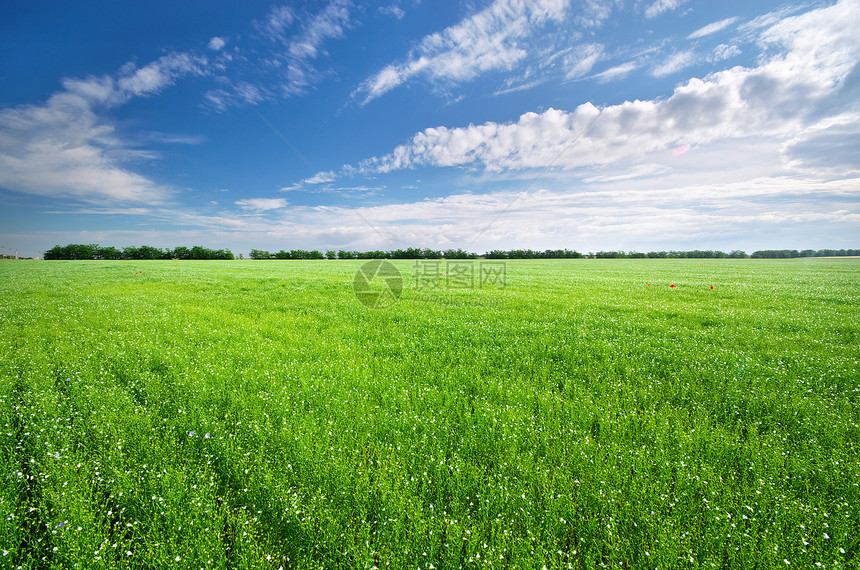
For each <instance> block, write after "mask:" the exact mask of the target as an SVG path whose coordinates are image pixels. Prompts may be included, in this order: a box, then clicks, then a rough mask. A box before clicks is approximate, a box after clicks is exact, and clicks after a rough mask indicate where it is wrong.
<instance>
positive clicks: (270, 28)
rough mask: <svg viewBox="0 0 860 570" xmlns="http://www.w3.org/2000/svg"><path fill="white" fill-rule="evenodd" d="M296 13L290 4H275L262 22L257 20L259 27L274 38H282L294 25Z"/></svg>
mask: <svg viewBox="0 0 860 570" xmlns="http://www.w3.org/2000/svg"><path fill="white" fill-rule="evenodd" d="M294 19H295V15H294V14H293V11H292V10H291V9H290V8H289V7H288V6H274V7H272V8H271V9H270V10H269V13H268V14H266V18H265V19H264V20H263V21H262V22H255V24H256V26H257V29H258V30H260V32H262V33H263V34H264V35H265V36H267V37H268V38H269V39H272V40H281V39H283V37H284V33H285V32H286V31H287V29H288V28H289V27H290V25H292V23H293V20H294Z"/></svg>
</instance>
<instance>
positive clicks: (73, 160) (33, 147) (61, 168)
mask: <svg viewBox="0 0 860 570" xmlns="http://www.w3.org/2000/svg"><path fill="white" fill-rule="evenodd" d="M206 64H207V61H206V59H205V58H202V57H199V56H195V55H192V54H186V53H171V54H168V55H166V56H163V57H161V58H159V59H157V60H155V61H153V62H152V63H149V64H147V65H145V66H144V67H141V68H136V67H135V66H133V65H132V64H126V65H124V66H123V67H122V69H121V70H120V71H119V73H118V74H117V76H116V77H111V76H104V77H88V78H86V79H66V80H64V81H63V87H64V89H63V90H62V91H60V92H58V93H55V94H54V95H52V96H51V97H50V98H49V99H48V100H47V102H45V103H44V104H43V105H23V106H19V107H15V108H9V109H3V110H0V186H2V187H3V188H7V189H9V190H13V191H16V192H22V193H26V194H32V195H38V196H48V197H64V198H74V199H77V200H81V201H87V202H104V201H120V202H144V203H150V204H158V203H163V202H165V201H166V200H167V199H168V198H169V196H170V195H171V191H170V190H169V189H167V188H165V187H164V186H162V185H160V184H157V183H156V182H154V181H152V180H150V179H148V178H146V177H145V176H142V175H140V174H137V173H135V172H133V171H131V170H130V169H128V168H127V167H125V166H124V163H125V162H126V161H127V160H129V159H136V160H140V159H150V158H152V157H153V156H154V155H153V153H151V152H149V151H146V150H139V149H132V148H130V147H129V146H128V145H127V144H126V143H124V142H123V141H122V140H121V139H120V137H119V136H118V135H117V134H116V132H115V129H114V127H113V126H112V125H111V124H110V123H108V122H107V121H105V120H104V119H102V118H101V117H100V116H99V115H98V113H97V111H98V110H100V109H101V108H105V107H113V106H117V105H121V104H123V103H125V102H127V101H128V100H129V99H131V98H133V97H140V96H149V95H152V94H154V93H158V92H160V91H161V90H162V89H164V88H165V87H167V86H169V85H172V84H173V83H174V82H175V81H176V80H177V79H178V78H180V77H182V76H185V75H201V74H204V73H206Z"/></svg>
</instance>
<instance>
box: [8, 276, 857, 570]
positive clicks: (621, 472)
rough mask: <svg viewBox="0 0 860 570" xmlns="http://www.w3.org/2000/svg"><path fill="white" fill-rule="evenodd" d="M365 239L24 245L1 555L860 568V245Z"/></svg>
mask: <svg viewBox="0 0 860 570" xmlns="http://www.w3.org/2000/svg"><path fill="white" fill-rule="evenodd" d="M361 264H362V262H357V261H317V262H296V261H292V262H290V261H288V262H279V261H261V262H252V261H233V262H175V261H163V262H161V261H153V262H24V261H21V262H2V263H0V352H1V353H2V357H0V376H2V381H0V423H2V432H0V464H2V467H0V475H2V480H0V548H2V552H0V554H2V557H0V566H3V567H10V568H13V567H18V566H21V567H24V568H50V567H53V568H61V567H62V568H67V567H71V566H72V565H74V564H75V563H77V565H78V567H81V568H146V567H151V568H170V567H175V568H198V567H216V568H252V567H254V568H268V567H271V568H278V567H282V566H283V567H284V568H371V567H373V566H376V567H379V568H398V569H400V568H411V569H414V568H421V569H426V568H458V567H466V568H477V567H488V568H535V569H540V568H543V567H546V568H582V569H585V568H596V567H611V568H699V567H703V568H711V567H713V568H752V567H758V568H768V567H779V568H785V567H789V566H791V567H815V565H816V563H820V564H821V565H823V567H827V568H837V567H845V568H848V567H857V565H858V559H860V487H858V485H860V374H858V368H860V363H858V360H860V310H858V309H860V285H858V282H860V260H856V259H826V260H823V259H805V260H790V261H776V260H774V261H771V260H712V261H705V260H572V261H511V262H509V263H508V265H507V284H506V287H505V288H504V289H493V288H488V289H478V290H456V291H455V290H446V291H444V295H440V296H438V297H432V296H431V297H430V298H425V299H424V300H423V302H420V303H416V302H415V296H416V294H417V293H416V291H415V290H414V288H413V287H412V277H411V267H412V262H408V261H402V262H395V265H397V266H398V267H399V268H401V269H402V271H403V274H404V292H403V296H402V297H401V299H400V301H399V302H398V303H396V304H395V305H393V306H391V307H389V308H387V309H383V310H371V309H368V308H366V307H365V306H363V305H362V304H361V303H359V302H358V301H357V300H356V298H355V295H354V293H353V275H354V274H355V272H356V270H357V269H358V268H359V267H360V266H361ZM649 284H650V285H649ZM673 284H674V285H675V287H670V285H673ZM712 286H713V289H711V287H712Z"/></svg>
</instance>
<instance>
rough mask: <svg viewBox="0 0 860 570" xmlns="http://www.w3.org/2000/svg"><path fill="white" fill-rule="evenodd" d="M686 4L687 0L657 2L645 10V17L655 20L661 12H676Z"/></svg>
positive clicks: (662, 0) (660, 0)
mask: <svg viewBox="0 0 860 570" xmlns="http://www.w3.org/2000/svg"><path fill="white" fill-rule="evenodd" d="M686 3H687V0H657V1H656V2H654V3H653V4H651V5H650V6H648V8H646V9H645V17H646V18H649V19H650V18H656V17H657V16H659V15H660V14H662V13H663V12H669V11H670V10H676V9H678V8H680V7H681V6H682V5H683V4H686Z"/></svg>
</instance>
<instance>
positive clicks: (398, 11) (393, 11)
mask: <svg viewBox="0 0 860 570" xmlns="http://www.w3.org/2000/svg"><path fill="white" fill-rule="evenodd" d="M379 13H380V14H390V15H391V16H394V17H395V18H397V19H398V20H402V19H403V17H404V16H406V12H405V11H404V10H403V8H401V7H400V5H399V4H396V3H395V4H391V5H390V6H380V7H379Z"/></svg>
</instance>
